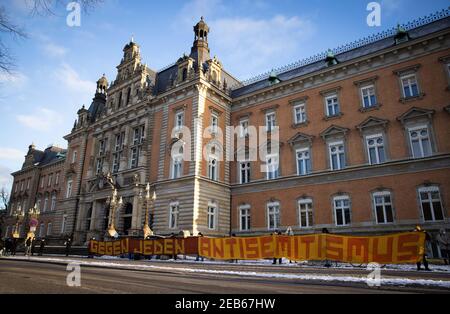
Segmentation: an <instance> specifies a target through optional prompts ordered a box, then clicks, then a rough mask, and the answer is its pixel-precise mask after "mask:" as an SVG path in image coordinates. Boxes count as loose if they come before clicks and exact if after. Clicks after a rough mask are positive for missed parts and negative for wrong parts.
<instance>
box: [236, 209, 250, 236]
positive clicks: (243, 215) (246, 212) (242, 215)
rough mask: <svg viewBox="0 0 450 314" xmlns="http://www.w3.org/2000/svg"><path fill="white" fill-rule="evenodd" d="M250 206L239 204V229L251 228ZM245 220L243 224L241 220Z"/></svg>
mask: <svg viewBox="0 0 450 314" xmlns="http://www.w3.org/2000/svg"><path fill="white" fill-rule="evenodd" d="M250 210H251V206H250V205H241V206H239V230H240V231H250V230H251V212H250ZM243 219H244V220H245V223H244V224H245V226H244V224H243V223H242V220H243Z"/></svg>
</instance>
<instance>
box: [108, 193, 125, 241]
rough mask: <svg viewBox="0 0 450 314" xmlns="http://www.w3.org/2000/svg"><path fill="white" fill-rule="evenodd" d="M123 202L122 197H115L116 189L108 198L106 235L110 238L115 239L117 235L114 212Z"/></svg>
mask: <svg viewBox="0 0 450 314" xmlns="http://www.w3.org/2000/svg"><path fill="white" fill-rule="evenodd" d="M122 204H123V200H122V197H119V196H118V195H117V189H115V188H114V189H113V193H112V196H111V198H110V202H109V206H110V212H109V225H108V235H109V236H110V237H112V238H117V237H118V236H119V234H118V233H117V231H116V227H115V221H116V211H117V209H119V208H120V207H122Z"/></svg>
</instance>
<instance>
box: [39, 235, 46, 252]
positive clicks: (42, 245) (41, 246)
mask: <svg viewBox="0 0 450 314" xmlns="http://www.w3.org/2000/svg"><path fill="white" fill-rule="evenodd" d="M44 248H45V238H42V239H41V243H40V244H39V256H42V255H43V254H44Z"/></svg>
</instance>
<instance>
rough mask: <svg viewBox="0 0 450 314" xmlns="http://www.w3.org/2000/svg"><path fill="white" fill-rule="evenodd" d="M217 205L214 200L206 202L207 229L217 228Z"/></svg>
mask: <svg viewBox="0 0 450 314" xmlns="http://www.w3.org/2000/svg"><path fill="white" fill-rule="evenodd" d="M218 211H219V209H218V206H217V203H216V202H209V203H208V212H207V215H208V219H207V223H208V229H209V230H217V218H218Z"/></svg>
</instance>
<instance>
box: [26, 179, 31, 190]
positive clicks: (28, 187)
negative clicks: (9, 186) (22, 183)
mask: <svg viewBox="0 0 450 314" xmlns="http://www.w3.org/2000/svg"><path fill="white" fill-rule="evenodd" d="M30 182H31V179H28V180H27V190H29V189H30Z"/></svg>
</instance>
